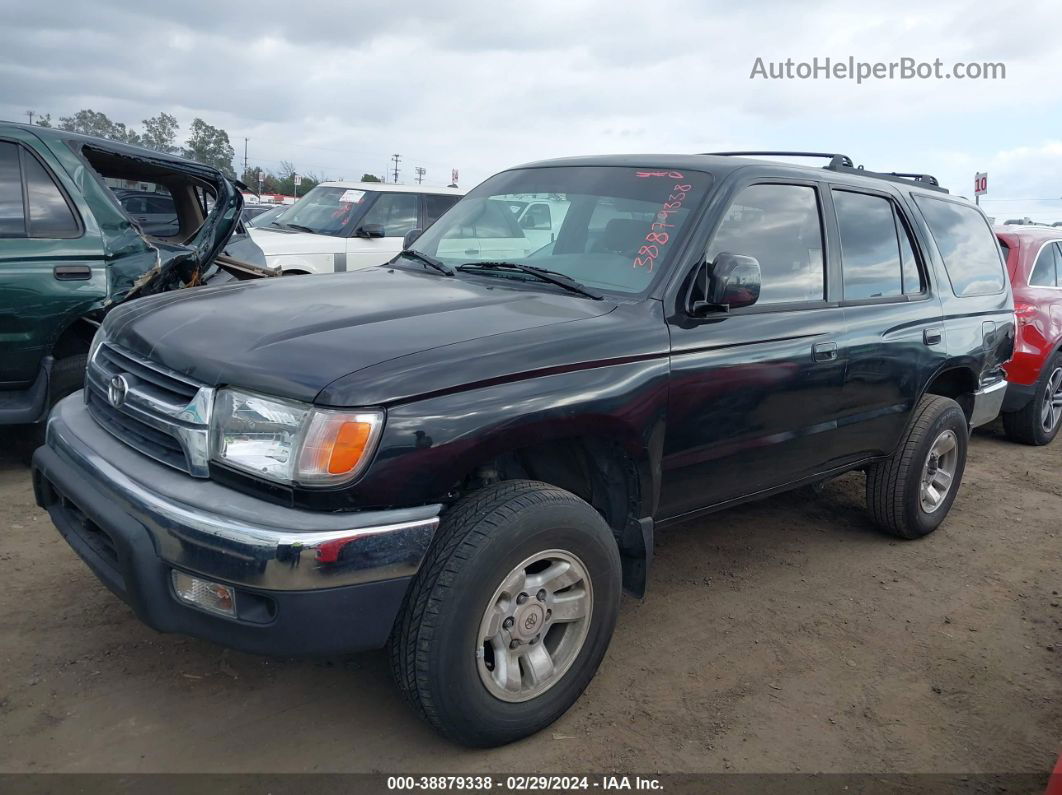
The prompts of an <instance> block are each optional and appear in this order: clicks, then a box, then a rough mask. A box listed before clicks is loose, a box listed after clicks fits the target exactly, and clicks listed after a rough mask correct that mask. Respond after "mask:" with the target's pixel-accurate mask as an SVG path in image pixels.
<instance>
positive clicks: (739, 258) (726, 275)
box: [690, 251, 761, 317]
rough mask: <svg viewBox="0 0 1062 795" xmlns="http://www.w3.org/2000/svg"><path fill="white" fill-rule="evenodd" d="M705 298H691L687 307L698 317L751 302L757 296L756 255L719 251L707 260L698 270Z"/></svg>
mask: <svg viewBox="0 0 1062 795" xmlns="http://www.w3.org/2000/svg"><path fill="white" fill-rule="evenodd" d="M697 278H698V279H699V280H703V281H702V282H701V285H700V286H701V290H700V293H701V295H703V296H704V300H700V301H694V302H693V306H692V307H690V311H691V313H692V314H693V315H695V316H697V317H703V316H704V315H708V314H711V313H713V312H729V311H730V310H731V309H740V308H741V307H743V306H752V305H753V304H754V303H756V302H757V301H758V300H759V299H760V283H761V277H760V263H759V260H757V259H756V258H755V257H746V256H744V255H743V254H731V253H729V252H726V251H724V252H722V253H720V254H718V255H717V256H716V258H715V260H714V261H713V262H706V263H705V264H704V265H703V266H702V267H701V270H700V273H698V274H697Z"/></svg>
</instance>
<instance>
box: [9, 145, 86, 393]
mask: <svg viewBox="0 0 1062 795" xmlns="http://www.w3.org/2000/svg"><path fill="white" fill-rule="evenodd" d="M44 157H48V154H47V152H45V153H44V156H42V155H40V154H37V153H36V152H35V151H34V150H33V149H31V148H30V147H28V146H26V145H25V144H24V143H22V142H20V141H19V140H17V139H16V136H14V135H13V136H12V137H11V138H6V139H5V138H0V388H5V387H6V388H18V387H22V386H25V385H26V384H28V383H30V382H32V381H33V380H34V378H36V376H37V373H38V370H39V367H40V363H41V360H42V359H43V357H44V356H46V355H48V354H50V353H51V349H52V345H53V344H54V343H55V340H56V339H57V338H58V336H59V334H60V333H61V332H62V331H63V330H64V329H65V328H66V327H67V326H68V325H69V324H70V322H71V321H73V320H74V319H75V318H77V317H78V316H79V315H81V314H82V313H83V312H85V311H87V310H88V309H90V308H91V307H92V306H93V305H94V304H96V303H97V302H99V301H100V300H101V299H102V298H103V297H104V296H105V295H106V294H107V273H106V268H105V266H104V263H103V249H102V245H101V243H100V241H99V239H98V238H97V237H95V236H86V235H85V233H84V224H83V223H82V218H81V213H80V212H79V211H78V209H77V208H76V206H75V204H74V202H73V200H72V199H71V195H72V194H71V193H70V192H68V191H69V188H68V187H67V186H64V185H63V181H62V180H61V179H60V178H59V176H58V174H59V173H61V171H58V170H57V167H58V164H56V163H52V162H51V161H50V158H49V160H48V161H47V162H46V160H45V159H44Z"/></svg>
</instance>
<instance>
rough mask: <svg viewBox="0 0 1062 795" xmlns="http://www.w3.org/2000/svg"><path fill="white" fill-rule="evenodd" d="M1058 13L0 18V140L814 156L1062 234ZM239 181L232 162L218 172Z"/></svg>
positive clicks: (286, 150)
mask: <svg viewBox="0 0 1062 795" xmlns="http://www.w3.org/2000/svg"><path fill="white" fill-rule="evenodd" d="M815 57H818V58H819V59H820V60H821V59H824V58H827V57H829V58H832V59H834V60H847V59H848V58H849V57H854V58H855V59H857V60H860V61H867V62H874V61H883V62H889V61H896V60H899V59H901V58H904V57H908V58H913V59H916V60H918V61H933V60H934V59H937V58H939V59H941V60H942V61H943V63H944V68H945V70H948V69H950V67H951V65H952V64H953V63H954V62H957V61H961V62H964V63H969V62H1002V63H1003V64H1005V68H1006V79H1003V80H957V79H943V78H941V79H930V80H917V79H914V80H899V79H894V80H872V81H869V82H865V83H863V84H862V85H859V84H857V83H855V82H854V81H843V80H836V79H831V80H826V79H818V80H811V79H809V80H800V79H792V80H763V79H758V78H757V79H750V74H751V72H752V68H753V65H754V64H755V62H756V59H757V58H762V59H763V61H764V62H765V63H766V62H777V61H784V60H785V59H787V58H792V59H794V61H797V62H799V61H809V60H811V59H812V58H815ZM1060 75H1062V9H1060V8H1059V7H1058V5H1057V3H1051V2H1046V1H1045V2H1037V1H1036V0H1022V2H1020V3H1019V2H996V3H992V4H984V5H981V6H977V5H975V4H973V3H969V2H967V1H966V0H963V1H962V2H949V1H948V0H935V2H926V0H917V1H911V0H894V1H893V2H889V3H882V4H880V5H877V6H875V4H872V3H859V4H857V3H850V2H820V3H793V2H754V0H746V2H742V3H733V2H708V1H707V0H696V1H695V0H689V1H688V2H687V1H686V0H669V2H664V3H661V2H656V3H649V2H644V1H643V2H630V1H629V0H608V1H606V2H583V1H582V0H562V1H561V2H554V0H538V2H536V3H532V4H527V3H506V2H498V1H497V0H495V2H482V3H480V2H470V1H469V0H450V1H449V2H429V1H428V0H421V2H399V1H398V0H391V2H388V3H383V2H373V3H363V2H356V1H354V0H347V1H346V2H342V1H340V0H304V1H303V2H291V0H284V1H283V2H276V1H275V0H255V2H246V3H245V2H237V1H235V0H233V1H231V2H220V3H219V2H217V0H209V1H206V0H184V2H182V3H180V4H165V5H164V4H156V3H145V2H142V1H141V2H125V1H124V0H95V2H94V3H92V4H91V10H90V7H89V6H86V5H85V4H84V3H81V2H72V1H71V0H50V2H42V3H33V4H30V3H26V2H24V0H20V1H16V0H0V118H6V119H13V120H20V121H21V120H25V118H26V116H25V111H27V110H33V111H36V112H37V113H51V114H52V117H53V118H56V117H58V116H60V115H69V114H72V113H73V112H75V111H77V110H79V109H81V108H92V109H94V110H98V111H103V112H105V113H107V114H108V115H109V116H110V117H111V118H112V119H114V120H116V121H124V122H126V124H130V125H132V126H138V125H139V122H140V120H141V119H144V118H147V117H148V116H152V115H155V114H156V113H158V112H159V111H162V110H165V111H167V112H169V113H172V114H173V115H175V116H176V117H177V118H178V119H179V120H180V121H181V123H182V126H183V127H185V128H187V125H188V123H189V122H190V121H191V120H192V119H193V118H195V117H196V116H201V117H202V118H204V119H205V120H206V121H208V122H210V123H211V124H215V125H218V126H220V127H223V128H224V129H226V130H227V131H228V133H229V135H230V136H231V138H232V141H233V144H234V146H235V148H236V149H237V160H242V149H243V139H244V137H245V136H246V137H248V138H249V139H250V147H249V151H250V161H251V163H252V164H255V165H261V166H264V167H266V168H269V169H276V168H277V167H278V166H279V164H280V161H281V160H288V161H291V162H292V163H293V164H294V165H295V167H296V169H297V170H299V171H301V172H306V173H314V174H317V175H325V176H329V177H333V178H334V177H340V176H342V177H346V178H356V177H359V176H360V175H361V174H362V173H363V172H365V171H369V172H372V173H377V174H380V173H382V172H383V171H384V169H385V168H387V167H388V162H389V157H390V155H391V154H392V153H396V152H397V153H400V154H401V156H402V163H401V172H400V181H411V180H412V178H413V169H414V167H415V166H422V167H424V168H426V169H427V180H426V181H428V182H432V183H436V184H444V183H445V182H447V181H448V180H449V176H450V169H451V168H458V169H460V174H461V184H462V186H464V187H471V186H472V185H474V184H475V183H476V182H479V181H480V180H482V179H483V178H485V177H487V176H489V175H490V174H491V173H493V172H494V171H497V170H499V169H501V168H504V167H506V166H510V165H513V164H516V163H521V162H526V161H529V160H535V159H540V158H544V157H551V156H556V155H571V154H589V153H602V152H698V151H712V150H720V149H761V148H770V149H812V150H828V151H840V152H845V153H847V154H850V155H851V156H852V157H853V158H854V159H855V160H856V162H857V163H863V164H865V165H866V166H867V167H868V168H874V169H881V170H900V171H928V172H931V173H934V174H937V175H938V176H939V177H940V178H941V181H942V183H944V184H945V185H946V186H947V187H949V188H951V190H952V191H953V192H955V193H960V194H964V195H968V194H970V193H971V191H972V182H973V175H974V172H975V171H979V170H980V171H988V172H989V175H990V193H989V196H988V200H987V201H985V203H984V206H985V208H986V210H988V212H989V214H990V215H995V216H999V217H1001V218H1003V217H1015V216H1020V215H1026V214H1028V215H1031V216H1032V217H1034V218H1036V219H1038V220H1047V221H1055V220H1062V80H1060V79H1059V77H1060ZM237 165H238V166H239V165H242V163H237Z"/></svg>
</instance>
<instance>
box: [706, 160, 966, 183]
mask: <svg viewBox="0 0 1062 795" xmlns="http://www.w3.org/2000/svg"><path fill="white" fill-rule="evenodd" d="M701 154H703V155H713V156H718V157H824V158H829V160H830V162H829V163H827V164H826V165H825V166H823V168H826V169H829V170H830V171H837V172H840V173H843V174H858V175H860V176H864V177H873V178H875V179H887V180H889V181H890V182H904V183H906V182H911V181H913V182H917V183H919V185H920V186H921V187H923V188H928V189H929V190H936V191H940V192H941V193H948V190H947V188H942V187H940V181H939V180H937V178H936V177H934V176H933V175H932V174H915V173H910V172H905V171H887V172H879V171H868V170H867V169H865V168H863V166H856V165H854V164H853V162H852V158H850V157H849V156H848V155H842V154H837V153H835V152H773V151H756V152H702V153H701Z"/></svg>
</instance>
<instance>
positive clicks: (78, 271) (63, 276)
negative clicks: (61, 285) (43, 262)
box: [52, 265, 92, 282]
mask: <svg viewBox="0 0 1062 795" xmlns="http://www.w3.org/2000/svg"><path fill="white" fill-rule="evenodd" d="M52 275H53V276H55V278H56V279H58V280H59V281H61V282H75V281H87V280H88V279H91V278H92V268H90V267H89V266H88V265H56V266H55V267H54V268H52Z"/></svg>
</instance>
